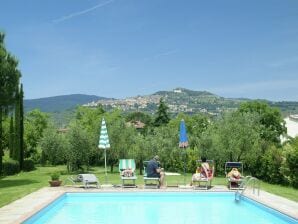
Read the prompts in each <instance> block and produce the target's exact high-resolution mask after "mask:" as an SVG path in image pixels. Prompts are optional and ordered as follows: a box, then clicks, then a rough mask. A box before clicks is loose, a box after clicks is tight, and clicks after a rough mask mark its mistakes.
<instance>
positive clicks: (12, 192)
mask: <svg viewBox="0 0 298 224" xmlns="http://www.w3.org/2000/svg"><path fill="white" fill-rule="evenodd" d="M56 171H58V172H61V173H62V175H61V176H60V179H61V180H62V181H63V183H65V181H66V180H67V177H69V176H70V175H69V174H67V173H66V167H65V166H56V167H37V169H36V170H34V171H31V172H21V173H19V174H17V175H14V176H7V177H4V178H1V179H0V198H1V200H0V207H2V206H4V205H6V204H9V203H10V202H12V201H15V200H17V199H19V198H22V197H24V196H25V195H27V194H29V193H31V192H34V191H37V190H38V189H40V188H42V187H46V186H49V183H48V181H49V180H50V175H51V174H52V173H53V172H56ZM89 172H91V173H94V174H95V175H96V176H97V177H98V179H99V181H100V183H105V173H104V169H103V168H102V167H93V168H92V169H91V170H90V171H89ZM137 175H138V176H139V178H138V179H137V181H136V183H137V185H143V184H144V182H143V178H141V176H140V175H139V174H138V173H137ZM190 180H191V174H186V176H185V182H186V184H188V183H189V182H190ZM166 181H167V184H168V185H177V184H183V183H184V175H181V176H167V179H166ZM108 182H109V183H111V184H115V185H119V184H121V181H120V178H119V173H118V171H117V168H115V171H114V172H113V173H108ZM212 184H213V185H226V179H225V178H224V177H215V178H214V180H213V181H212ZM261 189H262V190H265V191H267V192H270V193H273V194H276V195H279V196H282V197H285V198H288V199H290V200H293V201H296V202H298V190H297V189H294V188H291V187H286V186H280V185H272V184H268V183H265V182H261Z"/></svg>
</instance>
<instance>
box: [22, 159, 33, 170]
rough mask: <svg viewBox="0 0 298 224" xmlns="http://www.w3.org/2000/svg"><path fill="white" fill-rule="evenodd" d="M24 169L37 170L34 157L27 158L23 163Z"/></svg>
mask: <svg viewBox="0 0 298 224" xmlns="http://www.w3.org/2000/svg"><path fill="white" fill-rule="evenodd" d="M23 170H24V171H31V170H35V166H34V162H33V160H32V159H25V160H24V163H23Z"/></svg>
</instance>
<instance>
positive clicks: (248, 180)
mask: <svg viewBox="0 0 298 224" xmlns="http://www.w3.org/2000/svg"><path fill="white" fill-rule="evenodd" d="M250 185H252V189H253V194H255V189H257V191H258V196H259V195H260V181H259V179H257V178H255V177H252V176H246V177H245V178H244V180H243V181H242V183H241V184H240V186H239V189H238V190H237V191H236V192H235V200H236V201H240V199H241V197H242V196H243V194H244V192H245V190H246V189H247V187H248V186H250Z"/></svg>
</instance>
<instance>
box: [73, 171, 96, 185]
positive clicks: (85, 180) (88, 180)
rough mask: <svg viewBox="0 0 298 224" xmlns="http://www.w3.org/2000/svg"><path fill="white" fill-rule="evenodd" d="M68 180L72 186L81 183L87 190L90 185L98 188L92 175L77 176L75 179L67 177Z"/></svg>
mask: <svg viewBox="0 0 298 224" xmlns="http://www.w3.org/2000/svg"><path fill="white" fill-rule="evenodd" d="M68 180H69V181H70V182H72V184H73V185H75V184H77V183H82V184H83V185H84V187H85V188H89V187H90V184H95V185H96V187H97V188H99V187H100V185H99V181H98V179H97V177H96V176H95V175H94V174H88V173H87V174H78V175H77V177H76V178H74V177H69V178H68Z"/></svg>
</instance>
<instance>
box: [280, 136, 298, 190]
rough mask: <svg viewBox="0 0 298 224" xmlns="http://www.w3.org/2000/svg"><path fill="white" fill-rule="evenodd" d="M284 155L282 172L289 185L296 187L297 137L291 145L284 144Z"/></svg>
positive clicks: (297, 179)
mask: <svg viewBox="0 0 298 224" xmlns="http://www.w3.org/2000/svg"><path fill="white" fill-rule="evenodd" d="M284 155H285V160H284V162H283V166H282V172H283V174H284V175H285V177H286V179H287V181H288V182H289V183H290V185H292V186H293V187H294V188H298V138H296V141H294V143H292V144H291V145H287V146H285V150H284Z"/></svg>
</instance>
